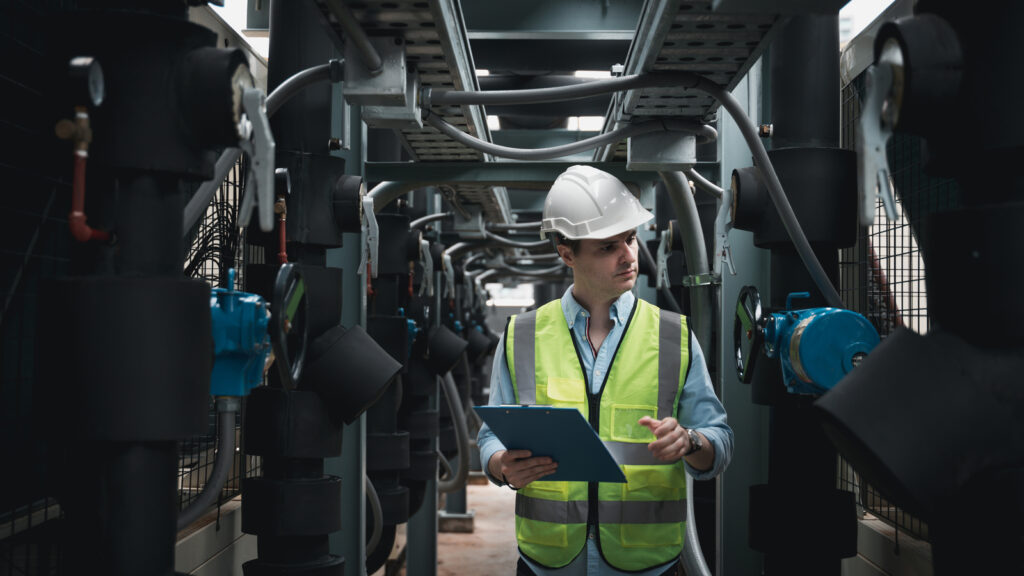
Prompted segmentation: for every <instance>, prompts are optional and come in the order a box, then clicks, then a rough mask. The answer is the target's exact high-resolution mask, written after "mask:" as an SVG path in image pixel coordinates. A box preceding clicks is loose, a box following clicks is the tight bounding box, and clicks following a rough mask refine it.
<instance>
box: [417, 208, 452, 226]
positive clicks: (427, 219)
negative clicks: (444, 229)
mask: <svg viewBox="0 0 1024 576" xmlns="http://www.w3.org/2000/svg"><path fill="white" fill-rule="evenodd" d="M451 215H452V213H451V212H438V213H436V214H427V215H426V216H422V217H420V218H417V219H415V220H413V221H412V222H409V228H411V229H413V230H415V229H417V228H422V227H423V226H424V225H426V224H429V223H431V222H435V221H437V220H443V219H445V218H447V217H449V216H451Z"/></svg>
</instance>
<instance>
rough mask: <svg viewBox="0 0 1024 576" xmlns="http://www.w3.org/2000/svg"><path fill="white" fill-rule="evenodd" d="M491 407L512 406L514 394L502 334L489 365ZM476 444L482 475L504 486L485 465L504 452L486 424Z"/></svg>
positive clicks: (477, 437)
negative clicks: (499, 452) (501, 451)
mask: <svg viewBox="0 0 1024 576" xmlns="http://www.w3.org/2000/svg"><path fill="white" fill-rule="evenodd" d="M487 403H488V404H489V405H491V406H499V405H501V404H514V403H515V393H514V391H513V390H512V375H511V374H509V372H508V363H507V362H505V334H504V333H502V335H501V338H500V339H499V340H498V346H497V348H496V349H495V350H494V363H493V364H492V365H491V397H490V400H488V402H487ZM476 444H477V447H479V449H480V467H481V468H483V472H484V475H485V476H487V478H488V479H489V480H490V481H491V482H494V483H495V484H498V485H501V486H504V482H502V481H501V479H499V478H495V477H493V476H491V473H490V471H489V470H488V469H487V463H488V462H490V460H491V456H493V455H494V453H495V452H497V451H498V450H504V449H505V445H504V444H502V443H501V440H498V437H497V436H495V435H494V433H493V432H491V428H490V426H488V425H487V423H486V422H484V423H482V424H481V425H480V431H479V432H478V433H477V435H476Z"/></svg>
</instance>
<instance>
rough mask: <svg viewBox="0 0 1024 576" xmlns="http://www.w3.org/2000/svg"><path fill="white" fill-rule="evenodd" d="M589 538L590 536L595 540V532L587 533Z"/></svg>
mask: <svg viewBox="0 0 1024 576" xmlns="http://www.w3.org/2000/svg"><path fill="white" fill-rule="evenodd" d="M587 538H590V539H591V540H593V539H594V533H593V532H591V533H590V534H587Z"/></svg>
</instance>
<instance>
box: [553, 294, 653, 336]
mask: <svg viewBox="0 0 1024 576" xmlns="http://www.w3.org/2000/svg"><path fill="white" fill-rule="evenodd" d="M572 286H573V285H570V286H569V287H568V288H566V290H565V293H564V294H562V313H563V314H565V322H566V324H568V325H569V328H570V329H571V328H572V327H573V326H575V325H576V320H577V319H581V320H582V319H585V318H587V316H589V315H590V313H589V312H587V311H586V309H584V308H583V306H581V305H580V303H579V302H577V301H576V298H575V297H573V295H572ZM635 302H636V296H634V295H633V291H632V290H626V291H625V292H623V293H622V295H621V296H619V297H618V298H617V299H616V300H615V302H612V306H611V309H610V310H609V315H610V316H611V319H612V320H614V321H615V322H616V323H617V324H619V325H622V324H625V323H626V321H627V320H629V313H630V311H631V310H633V304H634V303H635Z"/></svg>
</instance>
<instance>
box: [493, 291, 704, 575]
mask: <svg viewBox="0 0 1024 576" xmlns="http://www.w3.org/2000/svg"><path fill="white" fill-rule="evenodd" d="M689 342H690V339H689V330H688V328H687V325H686V319H685V317H683V316H681V315H679V314H673V313H670V312H666V311H663V310H660V309H659V308H657V307H656V306H653V305H651V304H649V303H647V302H645V301H643V300H640V299H639V298H638V299H637V300H636V304H635V305H634V307H633V310H632V311H631V312H630V316H629V320H628V321H627V323H626V330H625V333H624V334H623V336H622V340H621V342H620V344H619V347H618V349H617V350H616V351H615V353H614V356H613V357H612V363H611V368H610V369H609V370H608V373H607V374H606V375H605V381H604V383H603V384H602V385H601V388H600V389H599V390H598V393H597V394H593V395H592V394H590V393H589V391H588V388H587V381H586V377H585V375H584V372H583V363H582V360H581V359H580V357H579V356H578V355H579V354H581V353H582V352H581V350H580V349H579V348H578V347H577V344H576V342H575V339H574V338H573V337H572V334H571V331H570V330H569V327H568V325H566V322H565V315H564V314H563V312H562V304H561V301H560V300H554V301H552V302H549V303H548V304H545V305H544V306H541V307H540V308H538V309H537V310H534V311H531V312H527V313H524V314H519V315H516V316H513V317H512V318H511V319H510V320H509V323H508V326H506V328H505V355H506V356H505V357H506V360H507V362H508V368H509V373H510V374H511V376H512V387H513V390H514V391H515V395H516V403H518V404H540V405H552V406H571V407H574V408H577V409H578V410H579V411H580V412H581V413H582V414H583V416H584V417H585V418H587V420H588V421H589V422H590V424H591V426H593V427H594V429H595V430H597V433H598V436H599V437H600V438H601V440H602V441H603V442H604V444H605V446H607V447H608V449H609V451H611V453H612V455H613V456H615V460H616V461H617V462H618V463H619V464H620V466H621V468H622V471H623V473H624V474H625V476H626V480H627V482H626V483H625V484H619V483H605V482H591V483H589V484H588V483H586V482H553V481H536V482H532V483H530V484H529V485H528V486H526V487H524V488H522V489H521V490H519V491H518V492H516V539H517V540H518V542H519V549H520V551H521V552H522V553H523V554H525V555H526V556H527V557H529V558H530V559H531V560H533V561H534V562H537V563H539V564H541V565H543V566H547V567H550V568H560V567H562V566H565V565H567V564H569V563H570V562H571V561H572V560H573V558H575V557H576V556H577V555H578V554H579V553H580V551H582V550H583V547H584V545H585V544H586V538H587V524H588V522H589V523H593V524H595V525H597V527H598V530H597V544H598V548H599V549H600V550H601V555H602V556H603V557H604V559H605V561H606V562H607V563H608V564H609V565H611V566H613V567H615V568H616V569H618V570H625V571H638V570H644V569H647V568H651V567H654V566H658V565H660V564H664V563H666V562H669V561H671V560H674V559H675V558H677V557H678V556H679V554H680V552H681V551H682V549H683V537H684V535H685V534H686V476H685V474H686V472H685V470H684V468H683V464H682V461H679V462H676V463H672V464H669V463H665V462H661V461H660V460H657V459H655V458H654V456H653V455H652V454H651V452H650V450H649V449H648V448H647V444H648V443H650V442H652V441H653V440H654V434H652V433H651V431H650V430H648V429H647V428H645V427H643V426H641V425H640V424H638V423H637V421H638V420H640V418H641V417H643V416H651V417H652V418H657V419H661V418H666V417H669V416H671V417H674V418H677V419H678V414H677V413H676V412H677V407H678V406H679V396H680V395H681V394H682V391H683V383H684V382H685V380H686V372H687V369H688V368H689V363H690V354H689ZM583 351H584V352H586V353H590V350H589V349H588V348H584V350H583ZM595 408H596V410H595Z"/></svg>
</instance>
